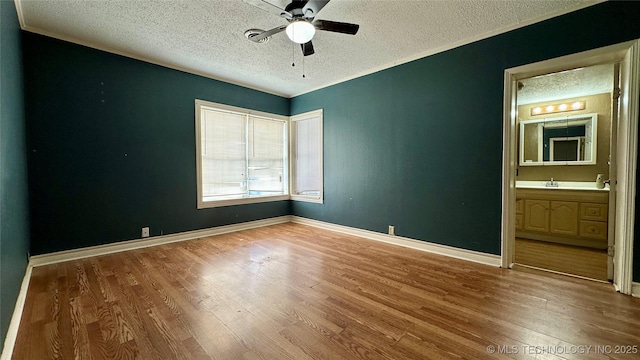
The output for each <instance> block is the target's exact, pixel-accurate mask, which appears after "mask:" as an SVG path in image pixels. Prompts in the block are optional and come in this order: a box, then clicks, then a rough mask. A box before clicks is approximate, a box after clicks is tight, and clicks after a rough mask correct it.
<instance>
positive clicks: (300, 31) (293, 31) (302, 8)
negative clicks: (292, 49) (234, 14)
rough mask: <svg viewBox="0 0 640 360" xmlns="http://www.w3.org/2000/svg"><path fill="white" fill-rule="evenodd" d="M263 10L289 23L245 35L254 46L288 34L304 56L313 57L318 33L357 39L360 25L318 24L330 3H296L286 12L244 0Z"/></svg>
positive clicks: (310, 0) (259, 1)
mask: <svg viewBox="0 0 640 360" xmlns="http://www.w3.org/2000/svg"><path fill="white" fill-rule="evenodd" d="M244 2H246V3H248V4H251V5H253V6H255V7H258V8H260V9H263V10H266V11H268V12H270V13H272V14H274V15H277V16H280V17H282V18H284V19H286V20H287V21H288V22H289V23H288V24H285V25H281V26H278V27H276V28H273V29H271V30H267V31H262V32H259V31H254V30H248V31H247V32H246V33H245V35H246V36H247V38H248V39H249V40H251V41H253V42H265V40H266V39H268V38H269V37H270V36H271V35H275V34H277V33H280V32H282V31H284V32H285V33H286V34H287V36H288V37H289V39H291V41H293V42H295V43H298V44H300V46H301V47H302V53H303V54H304V56H309V55H312V54H313V53H314V52H315V51H314V50H313V43H312V42H311V39H312V38H313V35H315V33H316V30H324V31H332V32H337V33H342V34H349V35H355V34H356V33H357V32H358V29H359V28H360V25H357V24H350V23H344V22H337V21H328V20H315V17H316V15H317V14H318V12H320V10H322V8H323V7H324V6H325V5H327V3H328V2H329V0H293V1H292V2H291V3H290V4H289V5H287V6H286V7H285V8H284V9H282V8H280V7H279V6H277V5H274V4H272V3H270V2H268V1H266V0H244Z"/></svg>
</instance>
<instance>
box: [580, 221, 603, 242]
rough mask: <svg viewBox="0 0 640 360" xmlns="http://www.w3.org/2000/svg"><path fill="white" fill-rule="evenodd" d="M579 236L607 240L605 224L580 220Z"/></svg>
mask: <svg viewBox="0 0 640 360" xmlns="http://www.w3.org/2000/svg"><path fill="white" fill-rule="evenodd" d="M580 236H582V237H586V238H591V239H601V240H606V239H607V223H606V222H600V221H588V220H580Z"/></svg>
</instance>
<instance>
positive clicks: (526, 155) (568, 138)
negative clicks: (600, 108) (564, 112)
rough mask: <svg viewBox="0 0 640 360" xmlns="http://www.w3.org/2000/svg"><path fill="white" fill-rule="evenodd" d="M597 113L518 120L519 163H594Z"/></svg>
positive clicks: (540, 164)
mask: <svg viewBox="0 0 640 360" xmlns="http://www.w3.org/2000/svg"><path fill="white" fill-rule="evenodd" d="M597 121H598V114H582V115H573V116H563V117H555V118H546V119H535V120H524V121H520V166H543V165H594V164H595V163H596V149H597V146H596V142H597V139H598V136H597V129H598V126H597Z"/></svg>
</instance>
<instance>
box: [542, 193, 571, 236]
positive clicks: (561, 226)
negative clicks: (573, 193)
mask: <svg viewBox="0 0 640 360" xmlns="http://www.w3.org/2000/svg"><path fill="white" fill-rule="evenodd" d="M549 231H550V232H551V233H552V234H559V235H568V236H577V235H578V203H577V202H573V201H551V217H550V221H549Z"/></svg>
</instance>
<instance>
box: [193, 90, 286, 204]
mask: <svg viewBox="0 0 640 360" xmlns="http://www.w3.org/2000/svg"><path fill="white" fill-rule="evenodd" d="M213 105H219V104H213ZM240 110H242V109H240ZM196 114H198V115H199V116H197V118H196V126H197V132H198V133H199V138H198V140H199V141H198V144H197V146H198V167H199V168H198V173H199V179H198V180H199V182H198V186H199V188H198V191H199V199H198V206H199V207H210V206H224V205H233V204H236V203H238V202H236V201H235V200H238V199H250V198H261V197H270V196H283V195H285V196H286V195H287V194H288V184H287V180H288V179H287V133H286V124H287V123H286V121H285V120H282V119H276V118H269V117H266V116H256V115H250V114H248V113H242V112H241V111H236V110H235V108H234V110H228V109H225V108H217V107H213V106H206V105H205V102H203V101H196ZM277 200H279V199H277ZM240 203H246V201H242V202H240Z"/></svg>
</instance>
